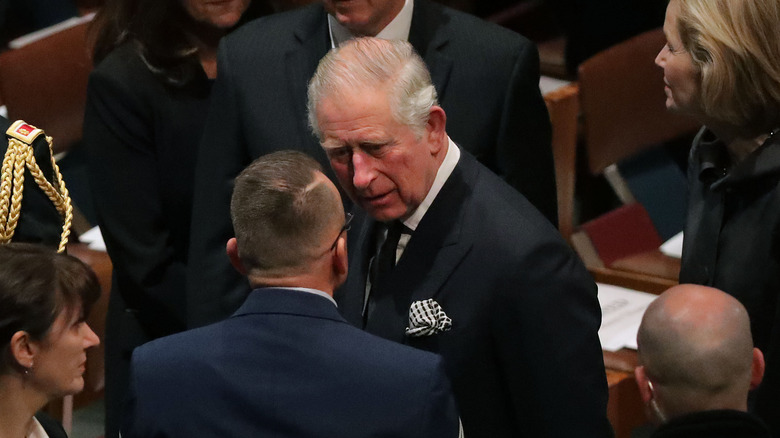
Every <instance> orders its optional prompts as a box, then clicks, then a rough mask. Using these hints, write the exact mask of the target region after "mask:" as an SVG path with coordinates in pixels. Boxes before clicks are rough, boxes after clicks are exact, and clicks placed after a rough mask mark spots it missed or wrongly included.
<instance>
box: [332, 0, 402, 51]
mask: <svg viewBox="0 0 780 438" xmlns="http://www.w3.org/2000/svg"><path fill="white" fill-rule="evenodd" d="M413 10H414V0H405V1H402V2H399V3H398V7H397V9H396V10H393V11H392V12H391V13H389V14H388V19H386V20H383V21H381V22H380V23H379V24H378V25H377V26H376V29H370V30H362V31H360V30H357V29H350V28H348V27H347V26H345V25H343V24H341V23H339V21H338V20H337V19H336V18H335V17H334V16H332V15H328V30H329V32H330V41H331V47H338V46H340V45H341V44H343V43H345V42H347V41H349V40H351V39H353V38H357V37H361V36H373V37H377V38H382V39H386V40H404V41H406V40H408V39H409V32H410V29H411V25H412V12H413Z"/></svg>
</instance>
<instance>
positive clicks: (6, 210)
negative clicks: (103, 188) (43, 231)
mask: <svg viewBox="0 0 780 438" xmlns="http://www.w3.org/2000/svg"><path fill="white" fill-rule="evenodd" d="M5 133H6V135H7V136H8V150H7V151H6V153H5V157H4V158H3V166H2V174H0V244H5V243H8V242H10V241H11V238H12V237H13V235H14V231H16V224H17V223H18V222H19V213H20V212H21V209H22V192H23V190H24V170H25V167H26V168H27V169H29V170H30V173H31V174H32V176H33V179H34V180H35V182H36V183H37V184H38V187H40V188H41V190H43V192H44V193H46V196H48V197H49V199H50V200H51V202H53V203H54V206H55V207H56V208H57V211H58V212H59V213H60V215H62V217H63V219H64V222H63V225H62V235H61V237H60V246H59V249H58V250H57V252H63V251H64V250H65V245H66V244H67V243H68V236H70V225H71V222H72V221H73V206H72V205H71V202H70V196H69V194H68V189H67V188H66V187H65V181H64V180H63V179H62V174H61V173H60V168H59V166H57V163H56V162H55V161H54V154H53V152H52V139H51V137H46V142H47V143H49V156H51V165H52V168H53V169H54V174H55V175H56V177H57V181H56V182H57V183H58V185H59V188H58V189H57V188H55V187H54V186H52V185H51V183H49V181H47V180H46V177H44V176H43V172H41V168H40V167H38V163H36V162H35V156H34V155H33V148H32V144H33V141H35V139H36V138H37V137H38V136H39V135H45V134H44V133H43V131H42V130H40V129H37V128H35V127H34V126H32V125H28V124H27V123H25V122H24V121H22V120H17V121H16V122H14V123H13V124H12V125H11V127H10V128H8V130H7V131H6V132H5Z"/></svg>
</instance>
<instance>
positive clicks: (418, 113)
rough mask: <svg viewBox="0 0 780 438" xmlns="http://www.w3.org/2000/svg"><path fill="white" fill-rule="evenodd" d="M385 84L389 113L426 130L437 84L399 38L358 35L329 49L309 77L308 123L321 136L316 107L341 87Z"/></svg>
mask: <svg viewBox="0 0 780 438" xmlns="http://www.w3.org/2000/svg"><path fill="white" fill-rule="evenodd" d="M382 85H385V86H386V87H388V90H389V91H388V93H389V94H388V96H389V98H390V108H391V111H392V112H393V117H395V119H396V120H397V121H398V122H399V123H402V124H404V125H406V126H408V127H409V128H411V129H412V131H414V132H415V134H417V135H418V136H422V134H423V133H424V132H425V125H426V124H427V123H428V116H429V113H430V109H431V107H432V106H434V105H437V104H438V102H437V96H436V88H434V86H433V82H432V81H431V75H430V73H429V72H428V69H427V68H426V66H425V62H423V60H422V58H420V56H419V55H418V54H417V53H416V52H415V51H414V48H413V47H412V45H411V44H409V43H408V42H406V41H400V40H382V39H379V38H357V39H354V40H351V41H349V42H347V43H346V44H344V45H343V46H342V47H340V48H336V49H333V50H331V51H330V52H329V53H328V54H327V55H325V57H324V58H322V60H321V61H320V63H319V66H317V71H316V72H315V73H314V76H313V77H312V79H311V81H310V82H309V90H308V95H309V102H308V105H307V110H308V116H309V126H310V127H311V129H312V131H313V132H314V134H315V135H317V137H320V136H321V133H320V130H319V125H318V123H317V107H318V106H319V103H320V102H321V101H322V100H323V99H324V98H326V97H328V96H330V95H337V94H338V93H339V92H342V91H343V90H355V89H361V88H369V89H376V88H378V87H380V86H382Z"/></svg>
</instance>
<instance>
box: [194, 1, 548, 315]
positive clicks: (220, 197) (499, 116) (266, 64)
mask: <svg viewBox="0 0 780 438" xmlns="http://www.w3.org/2000/svg"><path fill="white" fill-rule="evenodd" d="M326 17H327V15H326V14H325V11H324V10H323V8H322V6H321V5H320V4H317V5H313V6H310V7H307V8H304V9H300V10H297V11H292V12H290V13H286V14H278V15H273V16H270V17H267V18H263V19H260V20H257V21H255V22H251V23H248V24H247V25H245V26H244V27H242V28H241V29H238V30H237V31H236V32H234V33H233V34H231V35H230V36H228V37H227V38H225V39H224V40H223V41H222V44H221V45H220V49H219V66H218V70H219V78H218V79H217V81H216V84H215V86H214V94H213V99H212V107H211V112H210V115H209V119H208V121H207V125H206V128H205V131H204V134H203V143H202V147H201V156H200V158H199V161H198V171H197V175H196V183H195V184H196V190H195V200H194V205H193V233H192V245H191V251H192V252H191V257H190V262H191V264H190V268H191V269H190V272H191V274H192V275H191V277H190V279H189V281H190V282H189V283H188V285H189V292H188V297H187V299H188V303H187V305H188V307H189V312H188V320H189V321H188V322H189V323H190V324H192V325H196V326H197V325H203V324H206V323H209V322H212V321H215V320H218V319H222V318H224V317H226V316H228V315H230V314H231V313H232V312H233V311H234V310H235V309H236V307H237V306H238V305H239V304H240V303H241V300H242V299H243V297H244V296H246V293H248V291H249V286H248V285H247V284H246V282H245V281H244V280H243V279H241V278H240V277H238V275H237V274H236V273H235V272H233V269H232V268H231V267H230V264H229V262H228V259H227V257H226V256H225V242H227V240H228V239H229V238H230V237H232V227H231V225H230V217H229V214H228V212H229V202H230V195H231V191H232V187H233V183H232V182H233V178H234V177H235V176H236V175H238V173H239V172H240V171H241V170H242V169H243V168H244V167H245V166H246V165H248V164H249V163H250V161H251V160H252V159H254V158H257V157H259V156H262V155H264V154H267V153H269V152H273V151H276V150H282V149H296V150H300V151H303V152H305V153H307V154H309V155H311V156H313V157H315V158H316V159H318V160H319V161H320V162H321V163H322V165H323V167H324V168H325V169H326V170H327V172H328V173H330V165H329V163H328V161H327V159H326V157H325V154H324V152H323V151H322V149H321V147H320V145H319V143H318V141H317V139H316V138H315V137H314V136H313V135H312V134H311V131H310V129H309V128H308V122H307V116H306V88H307V84H308V81H309V79H310V78H311V76H312V75H313V74H314V71H315V70H316V67H317V63H318V62H319V60H320V59H321V58H322V57H323V56H324V55H325V54H326V53H327V51H328V50H329V49H330V39H329V35H328V25H327V18H326ZM409 41H410V42H411V44H412V45H413V46H414V47H415V48H416V49H417V51H418V52H419V53H420V55H421V56H422V57H423V59H424V60H425V62H426V64H427V65H428V68H429V69H430V71H431V76H432V79H433V83H434V84H435V85H436V89H437V91H438V94H439V100H440V103H441V105H442V107H443V108H444V110H445V111H446V112H447V132H448V133H449V134H450V136H451V137H452V139H453V140H454V141H456V142H458V143H459V144H462V145H463V146H464V147H465V148H466V150H468V151H470V152H471V153H472V154H474V155H475V156H476V157H477V158H478V159H479V160H480V162H482V163H484V164H485V165H486V166H487V167H488V168H490V169H491V170H493V171H495V172H496V173H498V174H499V175H500V176H501V177H502V178H504V179H505V180H506V181H508V182H509V183H510V185H512V186H513V187H515V188H516V189H518V190H519V191H520V192H522V193H523V194H525V195H526V197H527V198H528V199H530V200H531V202H532V203H533V204H534V205H536V206H537V207H538V208H539V209H540V210H541V211H542V212H544V214H545V216H547V217H548V218H550V220H551V221H552V222H557V202H556V191H555V174H554V167H553V161H552V150H551V148H550V123H549V119H548V116H547V110H546V108H545V105H544V101H543V100H542V97H541V95H540V91H539V60H538V54H537V51H536V48H535V47H534V45H533V44H532V43H531V42H530V41H528V40H527V39H525V38H523V37H521V36H519V35H517V34H515V33H513V32H511V31H508V30H506V29H503V28H500V27H498V26H495V25H492V24H489V23H486V22H484V21H481V20H479V19H477V18H475V17H472V16H470V15H466V14H463V13H460V12H456V11H453V10H451V9H447V8H444V7H442V6H440V5H437V4H434V3H431V2H429V1H426V0H417V1H415V3H414V13H413V17H412V25H411V30H410V35H409ZM330 175H331V177H332V173H330ZM332 179H333V180H334V181H335V178H332Z"/></svg>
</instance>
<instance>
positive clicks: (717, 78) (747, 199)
mask: <svg viewBox="0 0 780 438" xmlns="http://www.w3.org/2000/svg"><path fill="white" fill-rule="evenodd" d="M664 32H665V33H666V37H667V41H668V43H667V45H666V46H665V47H664V48H663V49H662V50H661V52H660V53H659V54H658V57H657V58H656V64H658V65H659V66H660V67H662V68H663V70H664V82H665V85H666V86H665V89H664V91H665V93H666V106H667V107H668V108H669V109H670V110H673V111H679V112H683V113H687V114H690V115H693V116H694V117H696V118H697V119H698V120H700V121H701V122H702V124H704V125H705V127H704V128H703V129H702V130H701V132H700V133H699V134H698V136H697V137H696V139H695V141H694V144H693V148H692V149H691V155H690V159H689V170H688V184H689V201H688V202H689V207H688V219H687V224H686V227H685V241H684V244H683V257H682V271H681V273H680V282H681V283H696V284H703V285H708V286H713V287H716V288H719V289H721V290H724V291H726V292H727V293H729V294H731V295H733V296H734V297H736V298H737V299H738V300H739V301H740V302H742V304H743V305H744V306H745V307H746V308H747V311H748V314H749V315H750V320H751V329H752V333H753V339H754V343H755V346H756V347H757V348H759V349H761V350H762V351H763V352H764V353H765V357H766V367H767V368H766V376H765V379H764V382H763V383H762V384H761V386H760V387H759V388H758V389H757V390H756V391H755V392H754V394H753V395H752V397H751V401H750V405H751V408H752V409H753V410H754V411H755V413H757V414H758V415H759V416H761V417H762V418H763V419H764V421H766V422H767V423H768V424H769V425H770V428H771V429H772V431H773V434H774V435H775V436H777V435H778V434H780V375H778V373H779V372H780V302H779V297H780V133H778V130H780V62H778V60H780V38H778V37H777V36H778V35H780V0H760V1H758V0H672V1H671V2H670V3H669V6H668V8H667V13H666V21H665V23H664Z"/></svg>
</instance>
